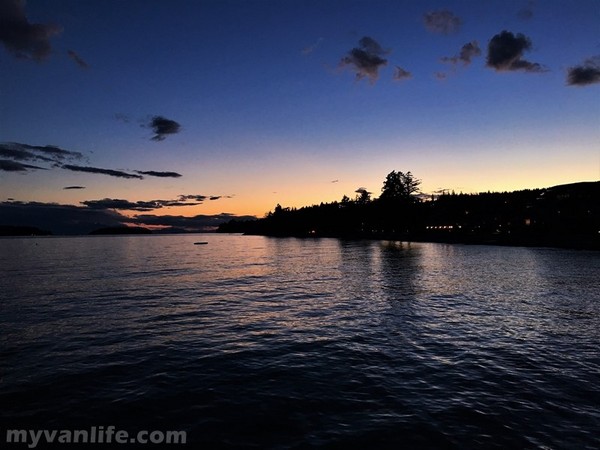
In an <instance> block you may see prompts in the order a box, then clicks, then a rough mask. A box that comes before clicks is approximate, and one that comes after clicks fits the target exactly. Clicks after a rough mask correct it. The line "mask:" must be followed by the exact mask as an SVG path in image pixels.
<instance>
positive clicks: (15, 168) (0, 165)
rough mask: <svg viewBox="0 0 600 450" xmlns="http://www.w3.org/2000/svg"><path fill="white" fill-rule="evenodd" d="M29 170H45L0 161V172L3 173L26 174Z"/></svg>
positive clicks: (13, 162) (3, 160)
mask: <svg viewBox="0 0 600 450" xmlns="http://www.w3.org/2000/svg"><path fill="white" fill-rule="evenodd" d="M30 169H41V170H47V169H46V168H44V167H39V166H33V165H31V164H23V163H20V162H18V161H11V160H9V159H0V171H3V172H27V171H28V170H30Z"/></svg>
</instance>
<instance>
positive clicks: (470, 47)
mask: <svg viewBox="0 0 600 450" xmlns="http://www.w3.org/2000/svg"><path fill="white" fill-rule="evenodd" d="M479 55H481V49H480V48H479V44H478V43H477V41H471V42H467V43H466V44H465V45H463V46H462V48H461V49H460V52H459V54H458V55H455V56H444V57H443V58H441V61H442V62H444V63H450V64H452V65H456V64H458V63H462V64H463V66H468V65H469V64H471V60H472V59H473V58H475V57H476V56H479Z"/></svg>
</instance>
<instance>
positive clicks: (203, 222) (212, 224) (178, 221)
mask: <svg viewBox="0 0 600 450" xmlns="http://www.w3.org/2000/svg"><path fill="white" fill-rule="evenodd" d="M231 219H237V220H254V219H256V217H255V216H235V215H233V214H229V213H221V214H216V215H197V216H193V217H186V216H155V215H149V214H140V215H136V216H135V217H134V218H133V219H130V220H129V222H131V223H135V224H136V225H146V226H163V227H173V228H180V229H183V230H186V231H190V232H193V231H212V230H215V229H216V228H217V227H218V226H219V225H221V224H222V223H225V222H228V221H230V220H231Z"/></svg>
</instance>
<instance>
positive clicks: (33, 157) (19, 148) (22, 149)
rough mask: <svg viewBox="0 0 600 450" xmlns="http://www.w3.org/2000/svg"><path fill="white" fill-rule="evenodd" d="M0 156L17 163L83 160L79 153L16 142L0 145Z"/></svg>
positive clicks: (51, 146)
mask: <svg viewBox="0 0 600 450" xmlns="http://www.w3.org/2000/svg"><path fill="white" fill-rule="evenodd" d="M0 156H2V157H5V158H10V159H14V160H17V161H45V162H54V163H58V162H61V161H65V160H76V159H81V158H83V155H82V154H81V153H79V152H73V151H70V150H64V149H62V148H60V147H56V146H54V145H44V146H38V145H29V144H20V143H18V142H2V143H0Z"/></svg>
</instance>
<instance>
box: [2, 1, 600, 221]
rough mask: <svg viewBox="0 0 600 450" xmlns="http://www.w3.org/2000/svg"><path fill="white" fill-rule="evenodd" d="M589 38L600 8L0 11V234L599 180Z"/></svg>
mask: <svg viewBox="0 0 600 450" xmlns="http://www.w3.org/2000/svg"><path fill="white" fill-rule="evenodd" d="M599 24H600V2H599V1H598V0H576V1H572V0H564V1H554V0H543V1H542V0H538V1H526V0H523V1H521V0H518V1H516V0H515V1H510V0H499V1H496V0H488V1H479V0H478V1H475V0H472V1H468V0H463V1H417V0H413V1H401V0H396V1H377V0H369V1H324V0H316V1H304V0H302V1H294V0H285V1H269V0H260V1H242V0H234V1H201V0H198V1H192V0H188V1H184V0H169V1H158V0H154V1H153V0H127V1H116V0H102V1H91V0H90V1H81V0H60V1H58V0H57V1H35V0H29V1H27V2H26V3H25V2H24V1H17V0H0V42H1V44H2V46H1V47H2V48H0V83H1V88H0V142H1V144H0V186H1V190H0V202H1V203H0V224H2V223H10V224H16V222H19V221H21V222H22V221H24V220H27V218H28V217H29V218H31V217H34V215H35V214H34V212H35V213H36V214H42V213H43V214H52V211H55V212H56V211H58V210H61V211H62V212H63V213H64V214H66V215H65V217H64V220H67V219H66V217H67V216H69V217H71V216H73V217H74V216H75V215H77V214H79V213H82V212H83V213H85V214H88V213H90V214H91V213H92V212H93V214H94V215H95V217H99V218H100V219H98V220H96V219H94V220H96V222H97V223H104V222H103V219H102V217H104V218H106V217H112V218H113V219H115V221H117V222H118V221H119V220H120V219H121V218H122V215H125V216H129V217H132V218H133V219H134V220H133V221H132V223H136V224H140V225H144V224H145V225H177V226H186V219H185V218H186V217H192V218H195V220H196V222H194V223H195V224H196V225H200V224H201V223H202V224H205V223H206V224H210V223H213V224H216V223H218V222H219V221H222V220H224V219H226V218H228V217H231V216H238V215H240V216H243V215H255V216H262V215H264V214H265V213H266V212H267V211H269V210H272V209H273V208H274V206H275V205H276V204H277V203H280V204H281V205H283V206H296V207H300V206H304V205H310V204H313V203H319V202H321V201H325V202H328V201H333V200H340V199H341V197H342V196H343V195H348V196H349V197H354V195H355V193H354V191H355V190H356V189H357V188H359V187H365V188H366V189H368V190H369V191H371V192H373V194H374V196H378V195H379V193H380V191H381V186H382V183H383V180H384V178H385V176H386V174H387V173H389V172H390V171H392V170H401V171H405V172H406V171H411V172H412V173H413V174H414V175H415V176H416V177H418V178H420V179H422V181H423V183H422V186H421V188H422V190H423V191H424V192H426V193H433V192H436V191H439V190H441V189H450V190H452V189H453V190H455V191H456V192H459V191H462V192H480V191H488V190H492V191H506V190H516V189H524V188H536V187H549V186H553V185H557V184H565V183H571V182H577V181H595V180H598V179H600V25H599ZM65 188H68V189H65ZM137 202H139V203H137ZM49 203H53V205H47V204H49ZM34 210H35V211H34ZM82 210H85V211H82ZM91 210H93V211H91ZM27 211H29V212H27ZM66 211H68V214H67V213H66ZM27 214H30V215H29V216H28V215H27ZM12 215H14V217H13V216H12ZM142 215H143V216H144V217H141V216H142ZM136 216H137V217H136ZM154 216H163V217H164V220H162V221H161V219H160V218H157V217H154ZM121 221H122V220H121ZM32 222H35V221H33V220H32ZM109 222H110V220H109V221H108V222H106V224H111V223H109ZM189 223H192V222H189Z"/></svg>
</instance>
